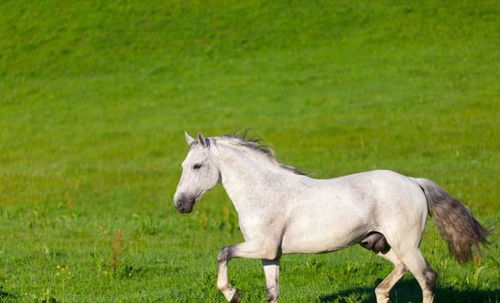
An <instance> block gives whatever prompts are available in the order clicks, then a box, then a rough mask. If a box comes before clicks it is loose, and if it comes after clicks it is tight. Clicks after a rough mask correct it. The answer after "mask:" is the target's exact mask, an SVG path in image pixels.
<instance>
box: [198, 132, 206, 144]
mask: <svg viewBox="0 0 500 303" xmlns="http://www.w3.org/2000/svg"><path fill="white" fill-rule="evenodd" d="M198 142H199V143H200V144H201V146H203V147H207V141H205V137H203V135H202V134H201V133H198Z"/></svg>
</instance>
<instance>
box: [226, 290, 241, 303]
mask: <svg viewBox="0 0 500 303" xmlns="http://www.w3.org/2000/svg"><path fill="white" fill-rule="evenodd" d="M229 303H241V296H240V293H239V292H238V291H236V292H235V293H234V295H233V297H232V298H231V301H229Z"/></svg>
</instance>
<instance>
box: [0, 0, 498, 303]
mask: <svg viewBox="0 0 500 303" xmlns="http://www.w3.org/2000/svg"><path fill="white" fill-rule="evenodd" d="M499 10H500V5H499V4H498V1H480V0H478V1H415V2H406V1H314V2H313V1H311V2H308V1H259V0H249V1H241V2H238V1H224V0H222V1H217V0H216V1H158V0H154V1H55V0H40V1H24V0H19V1H14V0H6V1H1V2H0V230H1V231H0V301H1V302H223V297H222V295H221V294H219V292H218V290H217V289H216V287H215V281H216V271H215V268H216V267H215V265H216V262H215V257H216V255H217V252H218V250H219V249H220V248H221V247H222V246H223V245H227V244H232V243H237V242H240V241H241V240H242V237H241V234H240V232H239V230H238V223H237V214H236V213H235V211H234V209H233V207H232V205H231V203H230V201H229V199H228V198H227V196H226V195H225V193H224V191H223V189H222V188H221V187H217V188H215V189H214V190H213V191H211V192H209V193H207V194H206V196H205V197H204V198H203V200H202V201H201V203H199V205H197V207H196V208H195V211H194V213H192V214H190V215H180V214H179V213H177V211H176V210H175V209H174V207H173V205H172V202H171V197H172V195H173V193H174V191H175V187H176V185H177V181H178V178H179V176H180V171H181V170H180V163H181V161H182V160H183V158H184V156H185V153H186V145H185V141H184V137H183V131H184V130H188V131H189V132H191V133H192V134H195V133H196V132H197V131H203V132H204V134H206V135H209V136H210V135H219V134H223V133H230V132H232V131H234V130H235V129H247V128H249V129H251V130H252V132H251V133H252V134H253V135H254V136H258V137H262V138H263V139H264V140H265V141H266V142H268V143H269V144H270V145H271V146H272V147H273V148H274V149H275V151H276V153H277V154H278V157H279V159H280V160H281V161H282V162H284V163H287V164H290V165H294V166H297V167H298V168H300V169H301V170H303V171H306V172H308V173H310V174H311V175H312V176H314V177H318V178H323V177H334V176H341V175H344V174H349V173H353V172H359V171H364V170H370V169H375V168H385V169H392V170H395V171H398V172H401V173H404V174H407V175H411V176H423V177H426V178H430V179H433V180H435V181H436V182H437V183H439V184H440V185H442V186H443V187H445V188H446V189H448V190H449V192H450V193H451V194H452V195H454V196H455V197H457V198H459V199H461V200H462V201H464V202H465V203H466V204H467V205H468V206H470V208H471V209H472V210H473V212H474V214H475V215H476V216H477V217H478V219H479V220H480V221H482V222H483V223H484V224H485V225H486V226H492V225H494V224H497V223H498V220H499V218H500V212H499V211H500V205H499V202H498V195H499V188H500V182H499V179H498V177H499V175H500V165H499V163H500V134H499V130H500V125H499V121H500V115H499V114H500V91H499V85H498V83H499V80H500V77H499V70H500V64H499V62H500V60H499V59H500V58H499V57H500V52H499V51H498V49H499V46H500V45H499V44H500V43H499V34H500V31H499V23H498V15H499ZM429 222H430V223H429V224H428V225H429V226H428V227H427V229H426V230H427V231H426V234H425V236H424V240H423V243H422V246H423V251H424V254H425V255H426V257H427V258H428V260H429V261H430V263H431V264H432V266H433V267H434V268H435V269H436V271H437V272H438V273H439V275H440V278H439V281H438V287H437V294H436V301H437V302H497V301H500V259H499V257H500V254H499V253H500V248H499V244H498V241H497V238H495V236H493V237H492V243H491V245H490V246H489V247H488V248H485V249H484V256H483V260H482V263H481V265H480V266H474V265H467V266H465V267H461V266H459V265H458V264H457V263H456V262H455V261H454V260H453V259H452V258H451V257H450V256H449V254H448V252H447V250H446V247H445V244H444V242H443V241H442V240H441V239H440V238H439V237H438V236H437V233H436V231H435V228H434V226H433V223H432V220H430V221H429ZM390 270H391V266H390V265H389V264H388V263H386V262H385V261H384V260H381V259H379V258H378V257H376V256H374V255H372V254H371V253H369V252H367V251H365V250H363V249H362V248H360V247H358V246H356V247H352V248H349V249H346V250H343V251H341V252H338V253H333V254H325V255H294V256H284V257H283V258H282V272H281V300H282V302H374V300H375V299H374V295H373V289H374V287H375V285H376V284H377V283H378V282H379V281H380V280H381V279H382V278H383V277H384V276H385V275H387V274H388V273H389V272H390ZM230 280H231V281H232V283H233V284H234V285H236V286H237V287H238V288H239V289H240V290H241V292H242V295H243V297H244V299H245V301H246V302H264V301H265V298H266V295H265V287H264V277H263V273H262V269H261V265H260V261H257V260H234V261H232V262H231V263H230ZM420 298H421V294H420V290H419V288H418V285H417V283H416V282H415V280H414V279H413V278H412V277H411V276H410V275H408V276H407V277H405V279H404V280H402V281H401V282H400V283H399V284H398V285H397V286H396V288H395V290H394V291H393V292H392V299H393V301H394V302H418V301H419V300H420Z"/></svg>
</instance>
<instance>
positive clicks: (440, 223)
mask: <svg viewBox="0 0 500 303" xmlns="http://www.w3.org/2000/svg"><path fill="white" fill-rule="evenodd" d="M415 180H416V181H417V183H418V185H420V187H421V188H422V190H423V191H424V194H425V197H426V198H427V205H428V207H429V214H430V216H431V217H434V221H435V222H436V226H437V229H438V231H439V234H440V235H441V237H442V238H443V239H444V240H445V241H446V243H447V244H448V249H449V250H450V252H451V253H452V254H453V256H455V258H456V259H457V260H458V262H459V263H460V264H464V263H466V262H468V261H471V260H472V246H474V247H476V249H477V253H478V255H477V257H478V259H477V261H480V258H481V250H480V247H479V244H481V243H482V244H487V243H488V242H487V240H486V237H487V236H488V234H489V233H490V231H489V230H487V229H486V228H484V227H483V226H481V224H480V223H479V222H478V221H477V220H476V219H475V218H474V217H473V216H472V212H471V211H470V210H469V208H467V206H465V205H464V204H463V203H462V202H460V201H458V200H457V199H455V198H453V197H451V196H450V195H449V194H448V193H447V192H446V191H445V190H444V189H443V188H441V187H440V186H438V185H437V184H436V183H434V182H432V181H430V180H427V179H422V178H415Z"/></svg>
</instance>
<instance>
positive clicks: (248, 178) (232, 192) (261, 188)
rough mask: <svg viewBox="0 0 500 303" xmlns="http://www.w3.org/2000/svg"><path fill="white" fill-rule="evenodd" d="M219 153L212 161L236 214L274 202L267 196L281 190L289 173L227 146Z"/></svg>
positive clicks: (250, 153) (257, 156) (245, 152)
mask: <svg viewBox="0 0 500 303" xmlns="http://www.w3.org/2000/svg"><path fill="white" fill-rule="evenodd" d="M221 150H222V151H221V152H220V153H219V156H218V157H216V158H217V160H216V162H217V165H218V167H219V170H220V172H221V177H222V185H223V186H224V189H225V190H226V192H227V194H228V196H229V198H230V199H231V200H232V202H233V204H234V207H235V208H236V211H237V212H238V213H239V214H242V213H244V212H246V211H248V210H255V209H258V208H263V207H264V206H266V205H268V204H269V203H272V202H273V200H275V199H270V198H269V197H270V196H276V195H278V194H279V191H280V190H284V189H285V186H283V185H284V184H286V183H287V182H289V179H290V177H291V176H290V173H288V172H286V171H283V169H281V168H279V167H277V166H276V165H275V164H274V163H272V162H271V161H269V160H267V159H265V158H263V157H264V156H263V155H252V152H247V151H241V150H238V149H237V148H231V147H224V148H223V149H221ZM273 184H279V185H280V186H273Z"/></svg>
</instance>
